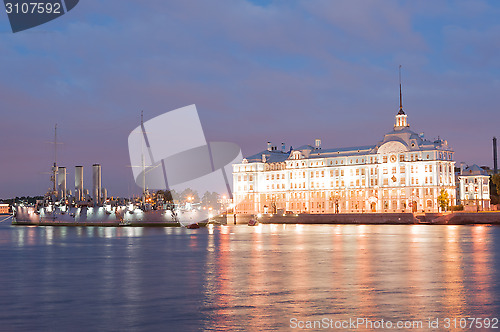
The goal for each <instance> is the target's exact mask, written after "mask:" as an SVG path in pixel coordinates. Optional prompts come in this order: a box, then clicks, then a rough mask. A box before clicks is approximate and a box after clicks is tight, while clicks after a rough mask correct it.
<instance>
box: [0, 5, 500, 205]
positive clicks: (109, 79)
mask: <svg viewBox="0 0 500 332" xmlns="http://www.w3.org/2000/svg"><path fill="white" fill-rule="evenodd" d="M499 55H500V2H498V1H481V0H474V1H444V0H439V1H390V0H386V1H375V0H373V1H372V0H360V1H351V0H346V1H330V0H314V1H294V0H279V1H245V0H241V1H237V0H225V1H221V0H210V1H190V0H187V1H186V0H183V1H165V0H148V1H131V0H130V1H129V0H106V1H104V0H101V1H98V0H85V1H80V3H79V4H78V5H77V6H76V7H75V8H74V9H73V10H71V11H70V12H68V13H67V14H65V15H63V16H62V17H60V18H58V19H56V20H54V21H51V22H49V23H46V24H44V25H41V26H38V27H35V28H32V29H30V30H26V31H22V32H18V33H12V31H11V29H10V26H9V23H8V18H7V15H6V13H5V12H3V11H2V12H0V112H1V113H0V114H1V122H0V125H1V127H0V139H1V144H0V198H8V197H14V196H24V195H37V194H44V193H45V192H46V191H47V189H48V188H49V186H50V180H49V174H48V172H49V171H50V166H51V163H52V162H53V160H54V152H53V145H51V144H50V142H51V141H53V140H54V139H53V135H54V125H55V124H56V123H57V125H58V140H59V141H60V142H61V143H62V144H60V145H58V163H59V165H61V166H66V167H67V168H68V183H69V185H68V188H69V189H73V181H72V179H73V178H74V171H73V167H74V166H75V165H83V166H84V167H85V175H84V176H85V184H86V187H90V186H91V173H90V168H91V166H92V164H94V163H100V164H101V165H102V176H103V180H102V182H103V186H105V187H106V188H107V190H108V192H109V193H110V195H115V196H116V195H121V196H123V195H131V194H134V193H138V192H139V191H140V188H139V187H137V186H136V185H135V183H134V179H133V177H132V171H131V168H130V160H129V155H128V146H127V137H128V135H129V134H130V132H131V131H132V130H133V129H134V128H135V127H136V126H138V124H139V121H140V112H141V110H143V111H144V118H145V120H148V119H151V118H153V117H155V116H158V115H160V114H163V113H165V112H168V111H171V110H174V109H177V108H180V107H183V106H187V105H191V104H196V107H197V109H198V112H199V115H200V118H201V121H202V124H203V130H204V132H205V136H206V138H207V140H208V141H226V142H234V143H236V144H238V145H239V146H240V147H241V148H242V151H243V155H252V154H255V153H258V152H260V151H262V150H264V149H265V148H266V142H267V141H271V142H273V144H275V145H280V144H281V142H284V143H286V146H287V148H289V147H290V146H293V147H298V146H301V145H304V144H313V143H314V139H316V138H320V139H321V140H322V146H323V147H325V148H326V147H328V148H335V147H350V146H358V145H371V144H376V143H377V142H379V141H380V140H381V139H382V137H383V135H384V134H385V133H387V132H389V131H391V130H392V128H393V125H394V116H395V115H396V113H397V111H398V107H399V78H398V67H399V65H402V81H403V104H404V109H405V112H406V114H407V115H408V122H409V124H410V128H411V129H412V130H413V131H415V132H418V133H420V132H423V133H425V137H426V138H437V137H438V136H439V137H441V138H444V139H446V140H448V142H449V144H450V145H451V146H452V148H453V149H454V151H455V152H456V153H455V160H456V161H457V163H459V162H465V163H466V164H474V163H475V164H479V165H486V166H490V167H492V164H493V161H492V137H493V136H498V137H499V138H500V129H499V123H500V112H499V105H500V102H499V101H500V93H499V92H500V56H499Z"/></svg>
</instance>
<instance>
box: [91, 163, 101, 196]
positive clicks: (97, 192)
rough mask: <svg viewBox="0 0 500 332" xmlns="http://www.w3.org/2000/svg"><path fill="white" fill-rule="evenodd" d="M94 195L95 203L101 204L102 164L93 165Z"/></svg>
mask: <svg viewBox="0 0 500 332" xmlns="http://www.w3.org/2000/svg"><path fill="white" fill-rule="evenodd" d="M92 184H93V185H92V197H93V198H94V204H101V165H99V164H94V165H92Z"/></svg>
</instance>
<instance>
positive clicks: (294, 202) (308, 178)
mask: <svg viewBox="0 0 500 332" xmlns="http://www.w3.org/2000/svg"><path fill="white" fill-rule="evenodd" d="M453 154H454V152H453V150H452V149H451V148H450V147H449V146H448V143H447V141H446V140H442V139H437V140H433V141H429V140H426V139H425V138H424V136H423V134H416V133H415V132H413V131H411V130H410V126H409V125H408V122H407V115H406V114H405V112H404V111H403V109H402V107H400V110H399V112H398V114H397V115H396V123H395V125H394V129H393V130H392V131H391V132H389V133H387V134H386V135H385V136H384V138H383V140H382V141H380V142H378V143H377V144H375V145H369V146H359V147H352V148H337V149H323V148H322V147H321V141H320V140H319V139H318V140H316V142H315V144H314V146H312V145H304V146H301V147H300V148H298V149H290V150H289V151H286V149H285V145H284V144H283V143H282V146H281V149H278V147H276V146H272V144H271V143H270V142H268V146H267V149H266V150H264V151H262V152H260V153H258V154H255V155H253V156H250V157H247V158H244V159H243V161H242V163H240V164H233V184H234V186H233V188H234V199H235V200H234V201H235V202H237V204H236V206H235V213H239V214H258V213H364V212H368V213H369V212H377V213H379V212H438V211H440V208H439V205H438V196H439V195H440V193H441V191H442V190H443V189H444V190H445V191H446V192H447V193H448V197H449V199H450V202H454V201H455V199H456V194H455V193H456V191H455V176H454V164H455V162H454V161H453Z"/></svg>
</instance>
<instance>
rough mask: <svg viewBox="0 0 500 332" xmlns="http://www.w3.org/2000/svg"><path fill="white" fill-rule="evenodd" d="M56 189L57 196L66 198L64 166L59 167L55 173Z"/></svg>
mask: <svg viewBox="0 0 500 332" xmlns="http://www.w3.org/2000/svg"><path fill="white" fill-rule="evenodd" d="M57 190H58V191H59V197H60V198H63V199H66V167H59V169H58V174H57Z"/></svg>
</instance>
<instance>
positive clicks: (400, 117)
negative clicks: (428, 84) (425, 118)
mask: <svg viewBox="0 0 500 332" xmlns="http://www.w3.org/2000/svg"><path fill="white" fill-rule="evenodd" d="M409 126H410V125H409V124H408V121H407V120H406V114H405V111H403V93H402V90H401V65H399V112H398V114H397V115H396V124H395V125H394V130H401V129H403V128H406V127H409Z"/></svg>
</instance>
